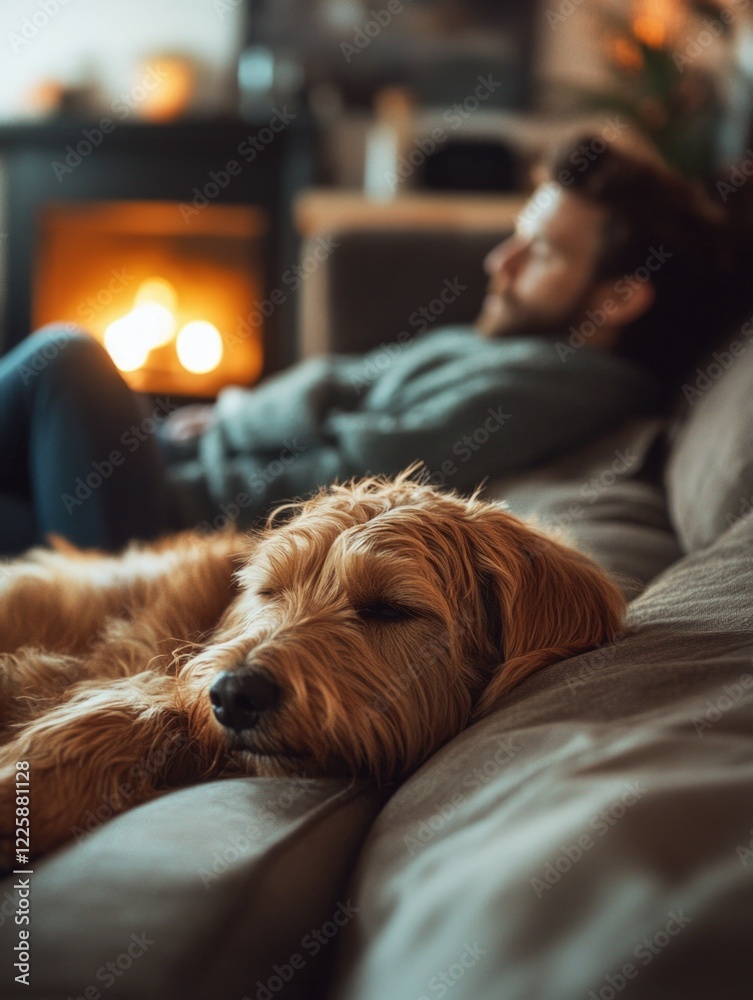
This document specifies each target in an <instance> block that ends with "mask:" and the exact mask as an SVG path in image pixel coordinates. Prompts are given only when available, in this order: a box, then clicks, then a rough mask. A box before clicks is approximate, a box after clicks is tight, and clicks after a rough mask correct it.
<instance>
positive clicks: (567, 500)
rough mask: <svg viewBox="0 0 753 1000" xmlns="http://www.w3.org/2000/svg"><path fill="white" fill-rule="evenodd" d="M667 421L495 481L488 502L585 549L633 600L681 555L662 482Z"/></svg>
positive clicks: (635, 426) (631, 428)
mask: <svg viewBox="0 0 753 1000" xmlns="http://www.w3.org/2000/svg"><path fill="white" fill-rule="evenodd" d="M665 430H666V422H665V421H664V420H660V419H647V420H635V421H630V422H629V423H627V424H625V425H623V426H621V427H619V428H618V429H617V430H613V431H610V432H608V433H607V434H605V435H602V436H600V437H599V438H598V439H597V440H596V441H593V442H591V443H590V444H588V445H587V446H586V447H584V448H581V449H580V450H578V451H577V452H572V453H569V454H568V455H567V456H565V457H564V458H562V459H560V460H558V461H556V462H551V463H549V464H548V465H546V466H544V467H540V468H536V469H532V470H530V471H528V472H523V473H518V474H517V475H515V476H508V477H502V478H495V479H492V480H491V481H490V483H489V485H488V487H487V490H486V497H487V498H488V499H493V500H498V501H502V502H504V503H505V505H506V506H507V508H508V509H509V510H510V512H511V513H513V514H516V515H517V516H518V517H522V518H525V519H527V520H530V521H532V522H534V523H535V524H537V525H538V526H539V527H541V528H542V529H544V530H545V531H547V532H550V533H555V534H557V535H558V536H559V537H560V538H561V539H562V540H563V541H565V542H567V543H568V544H571V545H574V546H575V547H576V548H579V549H581V551H583V552H586V553H588V554H589V555H590V556H591V557H592V558H593V559H595V560H596V562H598V563H599V564H600V565H601V566H602V567H603V568H604V569H605V570H607V572H609V573H611V574H612V575H613V576H614V577H615V578H616V579H617V582H618V583H619V584H620V585H621V587H622V589H623V592H624V593H625V596H626V597H628V598H629V599H632V598H634V597H636V596H637V595H638V594H639V593H640V592H641V591H642V590H643V588H644V587H645V586H646V585H647V584H649V583H650V582H651V581H652V580H653V579H654V578H655V577H656V576H658V575H659V573H661V572H662V571H663V570H665V569H666V568H667V567H668V566H670V565H671V564H672V563H673V562H675V560H677V559H679V558H680V557H681V556H682V554H683V553H682V550H681V549H680V546H679V545H678V542H677V539H676V537H675V533H674V529H673V527H672V524H671V522H670V519H669V514H668V511H667V505H666V499H665V496H664V490H663V489H662V486H661V470H662V468H663V462H664V453H665V449H666V439H665Z"/></svg>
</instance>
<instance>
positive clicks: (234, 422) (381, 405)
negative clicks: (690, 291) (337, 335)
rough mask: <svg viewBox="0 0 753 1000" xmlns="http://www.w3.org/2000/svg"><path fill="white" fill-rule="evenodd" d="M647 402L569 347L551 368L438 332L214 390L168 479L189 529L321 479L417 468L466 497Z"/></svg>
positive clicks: (636, 378) (520, 347)
mask: <svg viewBox="0 0 753 1000" xmlns="http://www.w3.org/2000/svg"><path fill="white" fill-rule="evenodd" d="M656 401H657V400H656V387H655V386H654V385H653V383H652V381H651V379H650V378H649V376H647V375H645V374H644V373H643V372H641V371H640V370H639V369H637V368H635V367H634V366H633V365H631V364H629V363H628V362H625V361H622V360H620V359H618V358H616V357H613V356H611V355H609V354H606V353H604V352H600V351H594V350H590V349H588V348H586V349H582V350H580V351H578V352H576V353H575V354H574V355H573V356H571V357H568V358H567V362H566V363H563V361H562V360H561V359H560V357H559V355H558V353H557V349H556V345H555V344H554V343H553V342H552V341H550V340H547V339H545V338H543V337H536V338H519V339H504V340H496V341H489V340H484V339H483V338H481V337H478V336H477V335H476V334H475V333H474V332H473V331H472V330H470V329H465V328H460V329H447V330H442V331H437V332H435V333H432V334H428V335H426V336H425V337H423V338H418V339H416V340H415V341H414V342H407V343H404V344H395V345H393V352H392V355H391V356H389V357H385V352H384V351H383V350H382V349H379V350H378V351H376V352H372V354H370V355H367V356H366V357H364V358H355V357H350V356H345V357H342V356H327V357H321V358H312V359H309V360H308V361H304V362H302V363H301V364H299V365H296V366H295V367H294V368H292V369H291V370H289V371H287V372H283V373H281V374H280V375H277V376H274V377H273V378H270V379H268V380H266V382H264V383H263V384H262V385H261V386H259V387H257V388H255V389H251V390H242V389H227V390H225V391H224V392H222V393H221V394H220V397H219V400H218V404H217V411H216V419H215V421H214V422H213V424H212V425H211V426H210V427H209V428H208V430H207V431H206V432H205V433H204V434H203V436H202V439H201V441H200V445H199V460H198V461H197V462H194V463H191V464H190V466H188V467H183V468H181V467H178V468H177V469H176V471H175V473H174V483H175V485H176V489H177V491H178V493H180V494H181V496H182V498H183V507H184V510H185V511H186V515H187V516H189V514H190V515H191V516H192V518H193V520H194V521H197V520H202V519H203V518H208V519H211V517H212V516H213V515H216V514H217V513H218V512H223V513H225V512H226V508H228V506H232V507H233V508H234V510H235V512H236V517H237V520H238V521H239V523H240V524H244V523H249V522H252V521H253V519H254V518H255V517H258V516H259V514H260V513H265V512H266V511H267V510H268V508H269V507H270V506H271V505H272V504H274V503H276V502H279V501H280V500H283V499H287V498H290V497H295V496H298V495H301V494H306V493H309V492H311V491H312V490H315V489H316V488H317V487H319V486H320V485H325V484H327V483H330V482H332V481H333V480H334V479H340V480H342V479H346V478H349V477H350V476H355V475H364V474H367V473H372V474H374V473H385V474H395V473H397V472H399V471H401V470H402V469H404V468H405V467H406V466H408V465H410V464H411V463H413V462H415V461H417V460H420V461H423V462H424V463H425V464H426V466H427V470H428V472H429V474H430V475H431V476H432V481H434V482H436V483H437V484H438V485H442V486H452V487H455V488H458V489H465V490H467V489H473V488H474V487H476V486H477V485H478V484H479V483H480V482H481V481H482V480H483V479H484V478H486V477H487V476H489V475H490V474H493V475H500V474H504V473H510V472H512V471H514V470H516V469H520V468H522V467H525V466H529V465H532V464H533V463H535V462H543V461H545V460H546V459H547V458H549V457H551V456H552V455H554V454H557V453H559V452H562V451H563V450H566V449H568V448H571V447H575V446H578V445H580V444H582V443H583V442H585V441H587V440H588V439H589V438H591V437H593V436H594V435H596V434H598V433H599V432H601V431H603V430H604V429H605V428H606V427H608V426H610V425H614V424H616V423H619V422H620V421H621V420H623V419H625V418H626V417H628V416H631V415H636V414H640V413H645V412H650V411H651V410H653V409H654V407H655V405H656ZM281 449H282V450H281ZM197 478H199V479H200V480H203V481H204V482H205V483H206V487H207V492H208V495H209V496H210V497H211V501H212V503H213V505H214V506H213V509H212V510H210V511H207V510H204V511H201V510H194V511H191V509H190V508H191V502H192V500H193V501H195V500H196V498H198V499H199V500H200V499H201V496H202V491H201V487H200V486H199V487H197V486H195V485H192V484H194V483H195V481H196V479H197Z"/></svg>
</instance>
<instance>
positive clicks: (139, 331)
mask: <svg viewBox="0 0 753 1000" xmlns="http://www.w3.org/2000/svg"><path fill="white" fill-rule="evenodd" d="M104 342H105V347H106V349H107V352H108V354H109V355H110V357H111V358H112V360H113V361H114V362H115V364H116V366H117V367H118V368H119V369H120V370H121V371H122V372H134V371H136V369H137V368H141V367H142V365H143V364H144V362H145V361H146V359H147V356H148V355H149V351H150V350H151V347H152V345H151V343H150V342H149V338H148V336H145V335H144V328H143V326H142V325H141V323H140V322H139V321H138V319H137V318H135V313H133V312H131V313H129V314H128V315H127V316H123V317H122V318H121V319H116V320H115V322H114V323H110V325H109V326H108V327H107V329H106V330H105V337H104Z"/></svg>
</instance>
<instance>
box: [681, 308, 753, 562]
mask: <svg viewBox="0 0 753 1000" xmlns="http://www.w3.org/2000/svg"><path fill="white" fill-rule="evenodd" d="M682 391H683V395H684V398H685V401H686V405H687V411H686V415H685V418H684V419H683V421H682V422H681V424H680V425H679V427H678V428H677V430H676V433H675V435H674V439H673V442H672V446H671V450H670V454H669V457H668V461H667V467H666V479H665V483H666V489H667V501H668V505H669V511H670V516H671V518H672V522H673V524H674V527H675V530H676V532H677V536H678V538H679V540H680V544H681V546H682V547H683V549H684V551H685V552H695V551H696V550H698V549H701V548H704V547H705V546H707V545H711V544H712V543H713V542H714V541H715V540H716V539H717V538H718V537H719V536H720V535H721V534H722V532H724V531H726V529H727V528H729V527H730V526H731V525H732V524H734V523H735V522H736V521H738V520H739V519H740V518H741V517H743V516H744V515H745V514H746V513H748V512H750V511H751V510H753V321H749V322H747V323H745V324H743V326H742V327H741V329H740V331H739V332H738V333H736V335H735V336H733V337H732V338H731V339H730V340H728V341H727V343H726V344H725V346H724V347H721V348H719V349H718V350H716V351H714V352H713V353H712V355H711V357H710V358H709V359H707V360H706V362H704V363H703V364H702V365H700V366H699V367H698V368H696V370H695V372H694V374H693V376H692V377H691V378H690V379H688V381H687V382H686V383H685V384H684V385H683V387H682Z"/></svg>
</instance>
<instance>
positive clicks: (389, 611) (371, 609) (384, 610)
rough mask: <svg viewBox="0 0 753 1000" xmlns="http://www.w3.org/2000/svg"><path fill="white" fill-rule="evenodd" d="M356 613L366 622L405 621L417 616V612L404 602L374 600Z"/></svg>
mask: <svg viewBox="0 0 753 1000" xmlns="http://www.w3.org/2000/svg"><path fill="white" fill-rule="evenodd" d="M356 614H357V615H358V617H359V618H360V619H361V621H364V622H384V623H385V624H389V623H392V622H404V621H407V620H408V619H410V618H415V617H416V615H417V612H416V611H415V610H414V609H413V608H408V607H406V606H405V605H404V604H390V603H389V602H388V601H374V602H372V603H371V604H366V605H364V606H363V607H360V608H357V609H356Z"/></svg>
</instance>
